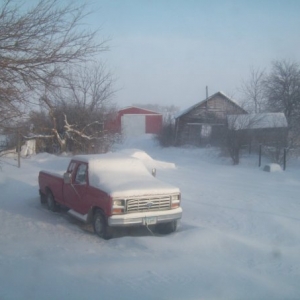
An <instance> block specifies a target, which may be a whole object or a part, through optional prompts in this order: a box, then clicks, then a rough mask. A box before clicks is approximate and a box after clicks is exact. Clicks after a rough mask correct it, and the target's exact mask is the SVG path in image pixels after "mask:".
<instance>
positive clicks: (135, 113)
mask: <svg viewBox="0 0 300 300" xmlns="http://www.w3.org/2000/svg"><path fill="white" fill-rule="evenodd" d="M162 124H163V117H162V114H160V113H157V112H154V111H151V110H147V109H143V108H139V107H135V106H130V107H126V108H123V109H121V110H119V111H118V113H117V115H116V118H115V119H114V120H112V121H110V122H109V123H108V124H106V126H105V128H106V130H109V131H110V132H115V133H122V134H123V135H124V136H127V137H132V136H138V135H142V134H145V133H149V134H158V133H160V131H161V129H162Z"/></svg>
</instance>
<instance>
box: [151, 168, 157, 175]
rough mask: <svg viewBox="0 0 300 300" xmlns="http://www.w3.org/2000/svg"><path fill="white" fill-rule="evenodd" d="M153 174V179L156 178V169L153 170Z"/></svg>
mask: <svg viewBox="0 0 300 300" xmlns="http://www.w3.org/2000/svg"><path fill="white" fill-rule="evenodd" d="M151 173H152V176H153V177H156V169H155V168H154V169H152V172H151Z"/></svg>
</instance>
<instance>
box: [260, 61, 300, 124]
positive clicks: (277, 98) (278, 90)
mask: <svg viewBox="0 0 300 300" xmlns="http://www.w3.org/2000/svg"><path fill="white" fill-rule="evenodd" d="M265 87H266V96H267V100H268V109H269V110H270V111H273V112H283V113H284V114H285V116H286V118H287V120H288V123H289V126H291V127H293V126H294V125H295V123H296V122H297V121H298V120H299V119H300V118H299V117H300V68H299V65H298V64H297V63H295V62H289V61H286V60H282V61H275V62H273V64H272V70H271V72H270V74H269V75H268V76H267V78H266V80H265Z"/></svg>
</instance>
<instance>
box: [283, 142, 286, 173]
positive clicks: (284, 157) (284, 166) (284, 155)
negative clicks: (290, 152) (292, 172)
mask: <svg viewBox="0 0 300 300" xmlns="http://www.w3.org/2000/svg"><path fill="white" fill-rule="evenodd" d="M286 152H287V151H286V148H284V149H283V171H285V169H286Z"/></svg>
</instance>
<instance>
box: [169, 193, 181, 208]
mask: <svg viewBox="0 0 300 300" xmlns="http://www.w3.org/2000/svg"><path fill="white" fill-rule="evenodd" d="M179 206H180V194H177V195H172V196H171V208H178V207H179Z"/></svg>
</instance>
